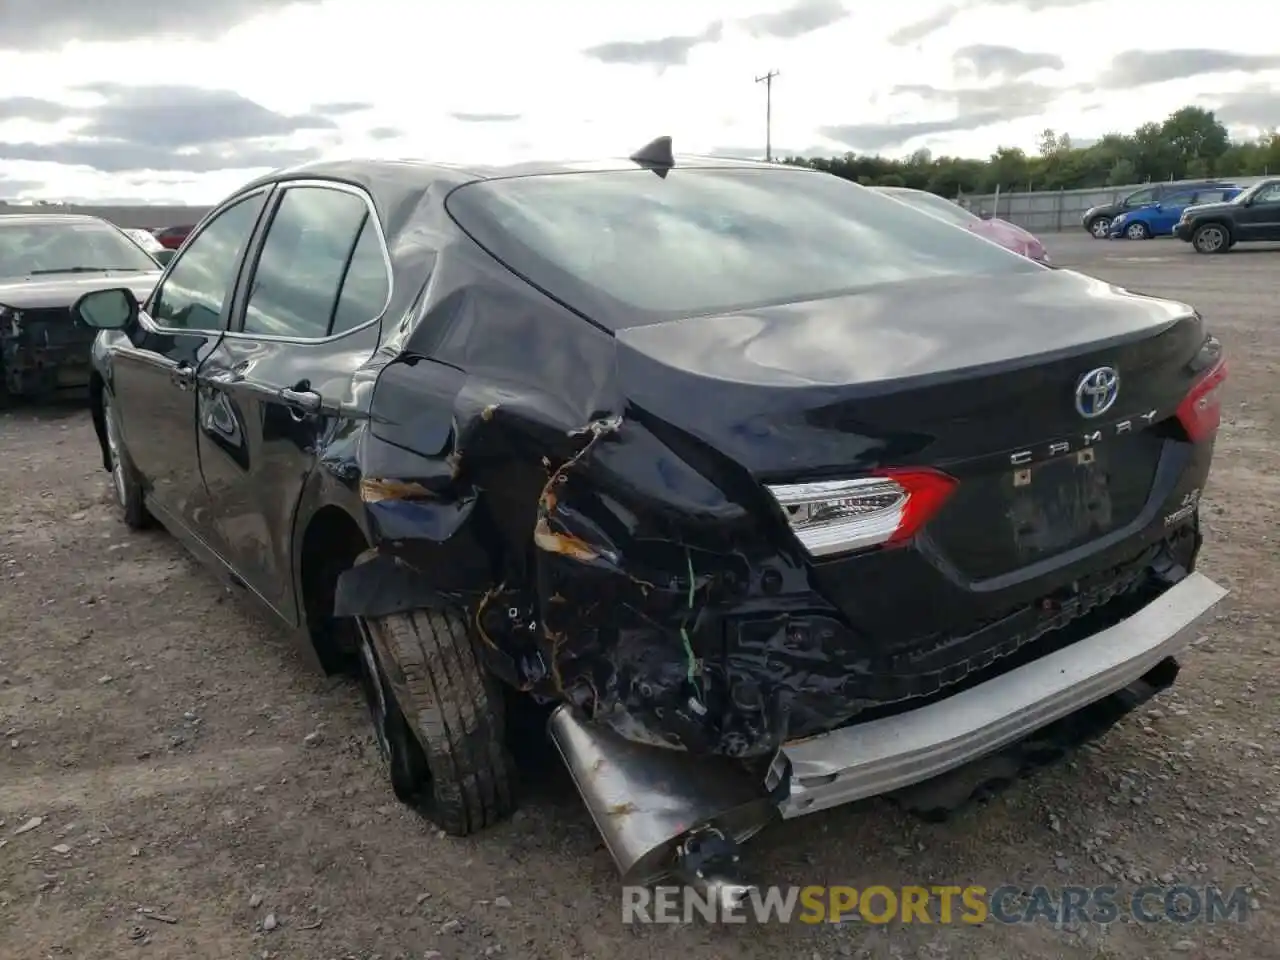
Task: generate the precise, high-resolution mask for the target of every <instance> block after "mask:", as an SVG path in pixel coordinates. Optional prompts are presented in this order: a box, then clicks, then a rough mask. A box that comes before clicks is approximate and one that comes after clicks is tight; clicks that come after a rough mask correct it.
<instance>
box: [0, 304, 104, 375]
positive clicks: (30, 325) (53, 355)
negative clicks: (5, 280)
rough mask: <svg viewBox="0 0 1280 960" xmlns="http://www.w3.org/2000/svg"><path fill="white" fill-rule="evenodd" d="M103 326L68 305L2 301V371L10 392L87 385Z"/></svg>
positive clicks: (0, 322) (0, 345)
mask: <svg viewBox="0 0 1280 960" xmlns="http://www.w3.org/2000/svg"><path fill="white" fill-rule="evenodd" d="M96 335H97V331H96V330H94V329H92V328H91V327H87V326H85V325H83V324H80V323H76V322H75V320H74V318H73V317H72V316H71V311H70V309H68V308H66V307H53V308H39V309H23V310H19V309H16V308H12V307H5V306H0V375H2V376H3V378H4V387H5V389H6V390H7V392H8V393H9V395H10V396H38V395H40V394H44V393H49V392H51V391H54V390H59V389H69V388H77V387H84V386H87V385H88V383H89V373H90V352H91V350H92V347H93V340H94V337H95V336H96Z"/></svg>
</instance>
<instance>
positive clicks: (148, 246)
mask: <svg viewBox="0 0 1280 960" xmlns="http://www.w3.org/2000/svg"><path fill="white" fill-rule="evenodd" d="M120 229H121V230H122V231H123V232H124V234H125V235H126V236H127V237H128V238H129V239H130V240H132V241H133V242H134V243H136V244H137V245H138V246H140V247H141V248H142V249H143V250H145V251H147V253H149V254H151V257H152V258H153V259H154V260H156V261H157V262H158V263H160V264H162V265H163V264H166V263H168V262H169V260H170V259H171V258H172V257H173V254H174V251H172V250H169V249H167V248H166V247H165V245H164V244H163V243H161V242H160V241H159V240H157V239H156V238H155V235H154V234H152V232H151V231H150V230H143V229H142V228H141V227H121V228H120Z"/></svg>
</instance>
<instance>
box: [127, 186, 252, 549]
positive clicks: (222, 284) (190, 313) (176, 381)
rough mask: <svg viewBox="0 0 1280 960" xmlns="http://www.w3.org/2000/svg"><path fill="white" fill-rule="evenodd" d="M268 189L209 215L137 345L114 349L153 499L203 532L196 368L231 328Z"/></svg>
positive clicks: (133, 448)
mask: <svg viewBox="0 0 1280 960" xmlns="http://www.w3.org/2000/svg"><path fill="white" fill-rule="evenodd" d="M268 192H269V188H267V187H264V188H262V189H260V190H256V191H254V192H252V193H249V194H247V195H245V196H242V197H238V198H236V199H234V200H233V201H231V202H230V203H228V204H227V205H225V206H224V207H223V208H222V209H221V210H220V211H218V212H217V213H215V214H214V216H213V217H212V218H211V219H209V220H208V221H207V222H206V223H205V224H204V226H203V227H202V228H201V230H200V232H199V233H197V234H196V235H195V236H194V237H193V238H192V240H191V243H189V244H188V245H187V247H186V248H185V249H184V250H183V251H182V253H181V254H180V255H179V256H178V257H177V258H176V259H175V260H174V261H173V263H172V264H171V266H170V268H169V270H168V271H167V272H166V273H165V275H164V276H163V277H162V278H161V280H160V283H159V284H158V285H157V286H156V289H155V290H154V291H152V294H151V296H150V297H149V298H148V300H147V302H146V303H145V304H144V305H143V311H142V315H141V317H140V320H139V323H138V324H137V326H136V327H135V328H134V330H133V331H132V332H131V333H130V335H129V337H130V343H129V345H128V346H125V347H118V348H117V349H116V350H114V351H113V353H112V376H111V390H112V395H113V399H114V402H115V404H116V409H117V410H118V411H119V413H120V426H121V432H122V434H123V437H122V439H123V440H124V444H125V448H126V450H127V451H128V454H129V458H130V459H131V460H132V461H133V463H134V466H135V467H136V468H137V469H138V471H139V472H140V473H141V474H142V477H143V481H144V483H145V484H146V486H147V493H148V498H149V500H150V501H151V503H152V505H153V506H155V507H157V508H158V509H159V510H160V511H162V512H164V513H166V514H168V515H169V517H170V518H172V519H175V520H178V521H179V522H181V523H182V525H183V526H185V527H186V528H187V529H188V530H189V531H192V532H195V533H197V535H200V536H203V533H202V532H201V528H202V526H203V523H204V520H205V519H206V513H205V511H204V507H205V506H206V505H207V499H206V497H205V490H204V483H203V481H202V480H201V477H200V464H199V455H198V452H197V447H196V433H195V422H196V399H195V374H196V368H197V367H198V366H199V365H200V362H201V360H202V359H203V358H204V357H206V356H207V355H208V353H209V351H210V350H212V349H213V348H214V347H215V346H216V345H217V343H218V341H219V340H220V339H221V337H222V334H223V331H224V330H225V329H226V326H227V322H228V319H229V317H230V314H231V304H232V299H233V295H234V291H235V286H236V280H237V277H238V274H239V270H240V264H241V259H242V256H243V253H244V251H245V250H246V249H247V248H248V246H249V243H250V238H251V237H252V236H253V233H254V229H255V228H256V226H257V223H258V219H259V216H260V214H261V213H262V209H263V206H264V204H265V201H266V198H267V194H268Z"/></svg>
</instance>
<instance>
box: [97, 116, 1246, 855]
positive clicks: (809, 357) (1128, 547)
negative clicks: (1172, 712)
mask: <svg viewBox="0 0 1280 960" xmlns="http://www.w3.org/2000/svg"><path fill="white" fill-rule="evenodd" d="M77 310H78V313H79V315H80V316H81V317H82V318H83V320H84V321H85V322H86V323H88V324H90V325H91V326H94V327H97V328H98V329H99V330H101V333H100V335H99V336H98V339H97V341H96V343H95V346H94V351H93V364H94V376H93V383H92V396H93V417H94V422H95V424H96V425H97V429H98V436H99V437H100V438H101V443H102V457H103V465H104V467H105V468H106V470H108V471H110V473H111V477H112V482H113V484H114V489H115V493H116V496H117V498H118V500H119V505H120V510H121V512H122V514H123V518H124V520H125V522H127V523H128V524H129V525H130V526H132V527H141V526H143V525H145V524H146V523H148V522H149V521H150V520H152V519H156V520H159V521H160V522H161V523H162V524H163V525H164V526H165V527H167V528H168V529H169V530H170V531H172V532H173V533H174V534H175V535H176V536H178V537H179V538H181V539H182V541H184V542H185V544H186V545H187V546H188V547H189V548H190V549H191V550H192V551H193V552H194V553H196V554H197V555H198V556H200V557H201V558H203V559H204V560H205V561H207V563H208V564H209V566H210V567H211V568H212V569H213V570H215V571H218V572H219V573H221V574H222V575H224V576H225V577H226V578H227V580H228V582H230V583H231V584H234V585H236V586H238V587H241V588H243V589H244V590H245V591H246V592H247V593H248V594H250V595H252V596H253V597H256V599H257V600H258V601H260V602H261V604H262V605H263V606H264V607H265V608H266V609H267V610H269V611H272V613H273V615H274V616H275V617H276V618H277V619H279V620H280V621H282V622H283V623H284V624H286V625H288V626H289V627H292V628H295V629H296V631H297V635H298V637H299V639H301V640H302V641H303V643H304V645H305V649H307V650H309V651H312V652H313V653H314V654H315V656H316V658H317V659H318V661H319V662H320V664H321V665H322V666H324V667H325V668H326V669H328V670H344V669H351V670H353V671H354V672H356V673H357V674H358V675H359V676H360V677H362V678H363V680H364V689H365V693H366V695H367V699H368V703H369V706H370V710H371V711H372V716H373V720H374V728H375V731H376V735H377V740H378V743H379V745H380V747H381V749H382V750H383V752H384V754H385V756H386V757H387V758H388V767H389V771H390V777H391V780H392V783H393V785H394V788H395V790H396V792H397V794H398V795H399V796H400V797H401V798H402V799H404V800H405V801H406V802H410V803H413V804H414V805H416V806H418V807H419V808H420V809H422V810H423V811H424V812H425V813H426V815H427V816H429V817H431V818H433V820H434V821H435V822H436V823H438V824H439V825H441V826H442V827H443V828H444V829H446V830H449V831H451V832H453V833H457V834H465V833H469V832H472V831H474V830H477V829H479V828H481V827H484V826H486V825H487V824H490V823H492V822H494V821H496V820H498V819H500V818H502V817H504V816H505V815H507V814H508V813H509V812H510V811H511V809H512V807H513V804H514V803H515V797H516V791H517V784H516V777H515V772H514V767H513V764H512V761H511V757H510V752H509V750H508V741H507V739H506V733H507V729H506V728H507V725H508V720H507V719H504V717H509V716H510V710H511V704H512V703H524V702H528V701H530V700H532V701H535V702H537V703H539V704H542V705H544V707H545V710H546V713H547V714H548V715H549V717H550V719H549V724H550V728H551V736H552V738H553V740H554V742H555V743H556V744H557V745H558V746H559V748H560V751H561V752H562V753H563V755H564V757H565V760H566V761H567V762H568V764H569V767H570V769H571V771H573V773H574V776H575V779H576V781H577V782H578V785H579V788H580V789H581V791H582V793H583V796H584V799H585V800H586V802H587V804H588V805H589V807H590V808H591V810H592V812H593V814H595V819H596V822H597V824H599V825H600V828H601V830H602V832H603V833H604V834H605V837H606V840H607V841H608V842H609V846H610V849H611V850H612V851H613V853H614V855H615V857H616V858H617V859H618V862H619V866H620V867H622V868H623V871H624V872H625V873H628V875H631V876H636V875H637V873H636V871H640V872H644V871H645V870H651V869H658V866H656V865H659V861H662V857H663V856H665V854H663V853H662V852H661V851H660V852H659V854H652V852H649V853H644V852H643V851H641V850H640V846H642V845H643V844H642V839H643V838H640V839H638V837H640V834H643V837H647V838H648V839H647V840H644V841H643V842H645V843H648V842H651V841H653V838H654V837H655V836H658V835H659V834H660V833H661V831H663V830H667V829H668V828H670V832H671V835H672V837H676V836H677V835H682V834H683V833H685V832H688V831H689V830H691V829H693V827H694V825H696V824H699V823H708V824H710V823H719V824H720V825H721V826H720V827H719V828H718V829H719V830H720V833H721V834H723V833H725V832H726V830H728V832H731V833H733V835H734V837H745V836H747V835H749V834H750V833H752V832H754V830H756V829H759V827H760V825H761V823H760V822H751V823H748V822H746V820H743V819H741V818H739V819H736V820H733V826H731V827H726V826H725V824H726V823H728V822H729V821H728V820H726V819H725V817H724V816H722V814H724V811H725V810H726V809H729V808H730V807H731V808H732V809H733V810H735V811H739V812H741V811H742V810H744V809H746V807H744V806H743V805H742V803H739V802H738V801H739V800H740V799H741V797H738V798H737V799H734V798H729V797H727V795H726V791H727V790H728V784H729V783H730V782H731V779H732V778H731V776H730V775H729V774H728V773H723V774H722V773H719V772H717V773H716V775H715V776H714V777H713V778H710V779H708V777H709V773H708V772H709V771H724V770H729V769H732V770H733V771H736V774H735V776H737V777H738V779H737V780H734V781H733V782H735V783H739V784H742V785H744V786H742V789H743V790H744V791H745V792H746V794H751V792H752V791H756V792H757V793H758V796H756V797H755V799H756V800H758V801H760V803H759V804H757V805H756V806H755V807H752V809H754V810H756V811H757V813H758V816H760V817H764V816H766V815H765V814H764V813H761V812H760V811H763V810H766V809H768V810H771V811H773V812H774V813H778V812H779V811H780V813H781V815H783V816H793V815H799V814H804V813H811V812H814V811H816V810H820V809H823V808H825V807H830V806H832V805H834V804H838V803H844V802H848V801H849V800H853V799H857V798H859V797H861V796H866V795H869V794H874V793H877V792H883V791H886V790H891V789H895V788H898V787H901V786H902V785H903V784H906V783H911V782H913V781H915V780H921V779H924V778H927V777H930V776H933V775H936V774H938V773H939V772H941V771H945V770H948V769H950V768H954V767H957V766H958V765H960V764H963V763H965V762H966V761H968V760H971V759H973V758H975V757H980V756H984V755H986V754H989V753H990V752H991V751H993V750H997V749H1003V748H1004V747H1005V746H1006V745H1008V744H1009V743H1010V742H1011V741H1014V740H1016V739H1017V738H1019V737H1023V736H1026V735H1029V734H1030V733H1032V732H1034V731H1036V730H1037V729H1039V728H1041V727H1043V726H1044V725H1046V724H1049V723H1050V722H1052V721H1056V720H1058V719H1059V718H1062V717H1065V716H1067V715H1071V714H1073V713H1075V712H1078V711H1080V710H1083V709H1085V708H1087V707H1089V706H1090V705H1091V704H1094V703H1095V702H1096V701H1099V700H1101V699H1103V698H1107V697H1111V696H1117V697H1120V696H1121V695H1122V694H1125V696H1126V697H1127V699H1125V698H1124V697H1122V698H1121V700H1119V701H1117V703H1120V704H1121V706H1120V707H1119V708H1117V709H1118V711H1119V713H1123V710H1124V709H1128V707H1125V706H1124V704H1129V705H1132V704H1133V703H1137V702H1140V701H1141V699H1142V698H1143V697H1145V696H1150V695H1151V693H1152V692H1153V691H1155V690H1158V689H1161V688H1162V687H1165V686H1167V685H1168V684H1169V683H1171V682H1172V681H1173V677H1174V675H1175V674H1176V672H1177V663H1176V660H1175V659H1173V655H1174V654H1175V653H1178V652H1179V650H1180V649H1181V647H1182V645H1183V644H1185V643H1186V642H1187V639H1188V637H1189V636H1190V635H1191V634H1190V632H1189V631H1192V630H1193V629H1194V626H1195V624H1196V622H1197V621H1198V619H1199V618H1202V617H1203V616H1204V615H1205V614H1206V613H1207V612H1208V611H1209V610H1210V609H1211V608H1212V607H1213V606H1214V604H1216V603H1217V601H1218V600H1219V599H1220V598H1221V596H1222V595H1223V593H1224V591H1223V590H1222V589H1221V588H1220V587H1218V586H1217V585H1215V584H1214V583H1213V582H1212V581H1210V580H1208V579H1206V578H1205V577H1204V576H1203V574H1201V573H1198V572H1196V571H1195V563H1196V558H1197V554H1198V552H1199V550H1200V545H1201V535H1200V527H1199V522H1198V506H1199V500H1200V494H1201V491H1202V490H1203V488H1204V485H1205V481H1206V478H1207V477H1208V474H1209V468H1210V460H1211V458H1212V454H1213V445H1214V437H1215V434H1216V431H1217V428H1218V424H1219V416H1220V404H1221V398H1220V392H1221V386H1222V383H1223V381H1224V378H1225V375H1226V367H1225V366H1224V361H1223V357H1222V348H1221V346H1220V344H1219V343H1218V341H1217V340H1216V339H1215V338H1214V337H1213V336H1212V335H1211V333H1210V332H1209V330H1208V329H1207V328H1206V324H1205V322H1204V320H1203V319H1202V318H1201V316H1200V315H1199V314H1198V313H1197V312H1196V311H1195V310H1194V309H1192V308H1191V307H1188V306H1186V305H1183V304H1180V303H1175V302H1170V301H1165V300H1160V299H1156V298H1153V297H1149V296H1142V295H1138V294H1135V293H1130V292H1128V291H1125V290H1123V289H1120V288H1117V287H1114V286H1111V285H1108V284H1106V283H1103V282H1101V281H1099V280H1096V279H1092V278H1090V277H1087V276H1084V275H1081V274H1079V273H1076V272H1073V271H1071V270H1050V269H1047V268H1045V267H1044V266H1042V265H1040V264H1038V263H1035V262H1033V261H1031V260H1028V259H1027V258H1025V257H1020V256H1018V255H1016V254H1014V253H1011V252H1009V251H1007V250H1003V249H1001V248H999V247H998V246H996V245H995V244H992V243H989V242H987V241H986V240H983V239H982V238H980V237H977V236H974V235H972V234H969V233H968V232H966V231H962V230H956V229H955V228H954V227H952V226H951V225H950V224H947V223H943V222H941V221H939V220H937V219H936V218H934V217H932V216H929V215H928V214H925V213H921V212H919V211H916V210H913V209H911V208H910V207H907V206H905V205H903V204H900V203H897V202H896V201H894V200H892V199H890V198H888V197H884V196H880V195H878V194H877V193H875V192H874V191H871V190H868V189H865V188H863V187H860V186H858V185H857V184H854V183H850V182H847V181H845V180H842V179H839V178H837V177H835V176H832V175H829V174H826V173H821V172H818V171H815V170H810V169H801V168H796V167H790V166H778V165H773V164H759V163H749V162H742V161H729V160H716V159H711V158H701V157H684V156H677V155H674V154H673V153H672V152H671V150H670V143H669V141H667V140H665V139H659V140H657V141H655V142H654V143H652V144H649V145H648V146H646V147H645V148H643V149H641V150H640V151H638V152H637V153H636V154H634V155H632V156H631V157H629V158H624V159H619V160H605V161H599V162H591V163H573V164H571V163H554V164H553V163H547V164H529V165H522V166H514V167H504V168H491V169H464V168H459V167H451V166H442V165H433V164H430V163H425V162H423V163H418V162H391V161H350V162H325V163H317V164H312V165H308V166H304V167H300V168H296V169H292V170H288V171H283V172H278V173H275V174H272V175H270V176H266V177H263V178H262V179H259V180H256V181H254V182H252V183H250V184H248V185H246V186H245V187H244V188H243V189H241V190H239V191H238V192H237V193H236V194H235V195H234V196H231V197H229V198H228V199H227V200H226V201H225V202H223V203H222V204H220V205H219V206H218V207H216V208H215V209H214V210H213V211H212V212H211V213H210V214H209V215H208V217H207V218H206V219H205V220H204V221H203V222H202V223H200V224H199V225H198V226H197V227H196V228H195V229H194V230H193V231H192V233H191V235H190V237H189V239H188V241H187V243H186V244H185V246H184V247H183V249H182V250H181V251H180V253H179V254H178V255H177V256H176V257H175V258H174V260H173V261H172V262H171V263H170V264H169V265H168V267H167V268H166V270H165V273H164V275H163V276H162V278H161V280H160V282H159V284H158V286H157V287H156V289H155V291H154V293H152V294H151V295H150V296H149V297H148V298H146V299H145V301H143V302H141V303H139V301H138V299H137V298H136V297H135V296H134V293H133V291H132V290H131V289H130V288H129V287H127V286H121V287H120V288H119V289H117V290H108V291H103V292H97V293H92V294H89V295H88V296H86V297H84V298H82V299H81V300H80V302H79V304H78V306H77ZM1126 691H1128V693H1127V694H1126ZM1135 691H1136V692H1135ZM504 711H505V712H504ZM1117 715H1118V714H1117ZM680 763H684V764H686V766H684V767H682V768H680V769H682V770H683V771H684V772H677V773H670V772H665V773H657V772H655V770H656V769H657V766H658V765H662V764H668V765H670V764H677V765H678V764H680ZM664 769H665V768H664ZM655 795H657V796H655ZM717 804H720V807H719V808H717V807H716V805H717ZM748 806H750V804H748ZM703 807H705V808H706V809H705V810H703V809H702V808H703ZM610 810H612V811H613V812H612V814H611V813H610V812H609V811H610ZM619 810H624V811H625V812H626V813H627V814H628V815H627V816H625V817H622V816H620V815H619V814H618V812H619ZM769 815H773V814H769ZM753 816H755V815H753ZM645 817H650V818H658V819H659V820H661V818H663V817H665V818H666V820H662V823H661V824H659V825H657V826H655V825H654V824H653V823H648V826H644V827H643V828H641V827H637V826H636V825H637V824H641V823H642V822H647V821H644V818H645ZM717 818H718V819H717ZM730 819H732V818H730ZM663 824H665V826H664V825H663ZM629 830H630V831H635V830H639V831H640V834H637V833H635V832H632V833H628V832H627V831H629ZM663 835H664V836H665V834H663ZM722 839H723V838H722ZM681 843H683V841H681ZM672 849H675V848H674V847H670V846H669V845H668V847H664V850H666V851H667V852H670V850H672ZM680 849H686V847H685V846H680ZM637 851H640V852H637ZM642 854H643V855H642ZM651 854H652V855H651ZM664 862H665V861H664Z"/></svg>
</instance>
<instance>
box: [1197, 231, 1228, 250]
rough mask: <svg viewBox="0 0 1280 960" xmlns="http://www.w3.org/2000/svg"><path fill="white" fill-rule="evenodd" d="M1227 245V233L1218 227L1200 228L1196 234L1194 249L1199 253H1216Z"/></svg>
mask: <svg viewBox="0 0 1280 960" xmlns="http://www.w3.org/2000/svg"><path fill="white" fill-rule="evenodd" d="M1226 243H1227V232H1226V231H1225V230H1223V229H1222V228H1221V227H1218V226H1212V225H1211V226H1207V227H1201V228H1200V232H1199V233H1198V234H1196V249H1197V250H1199V251H1200V252H1201V253H1217V252H1218V251H1219V250H1221V249H1222V248H1223V247H1224V246H1225V245H1226Z"/></svg>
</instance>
